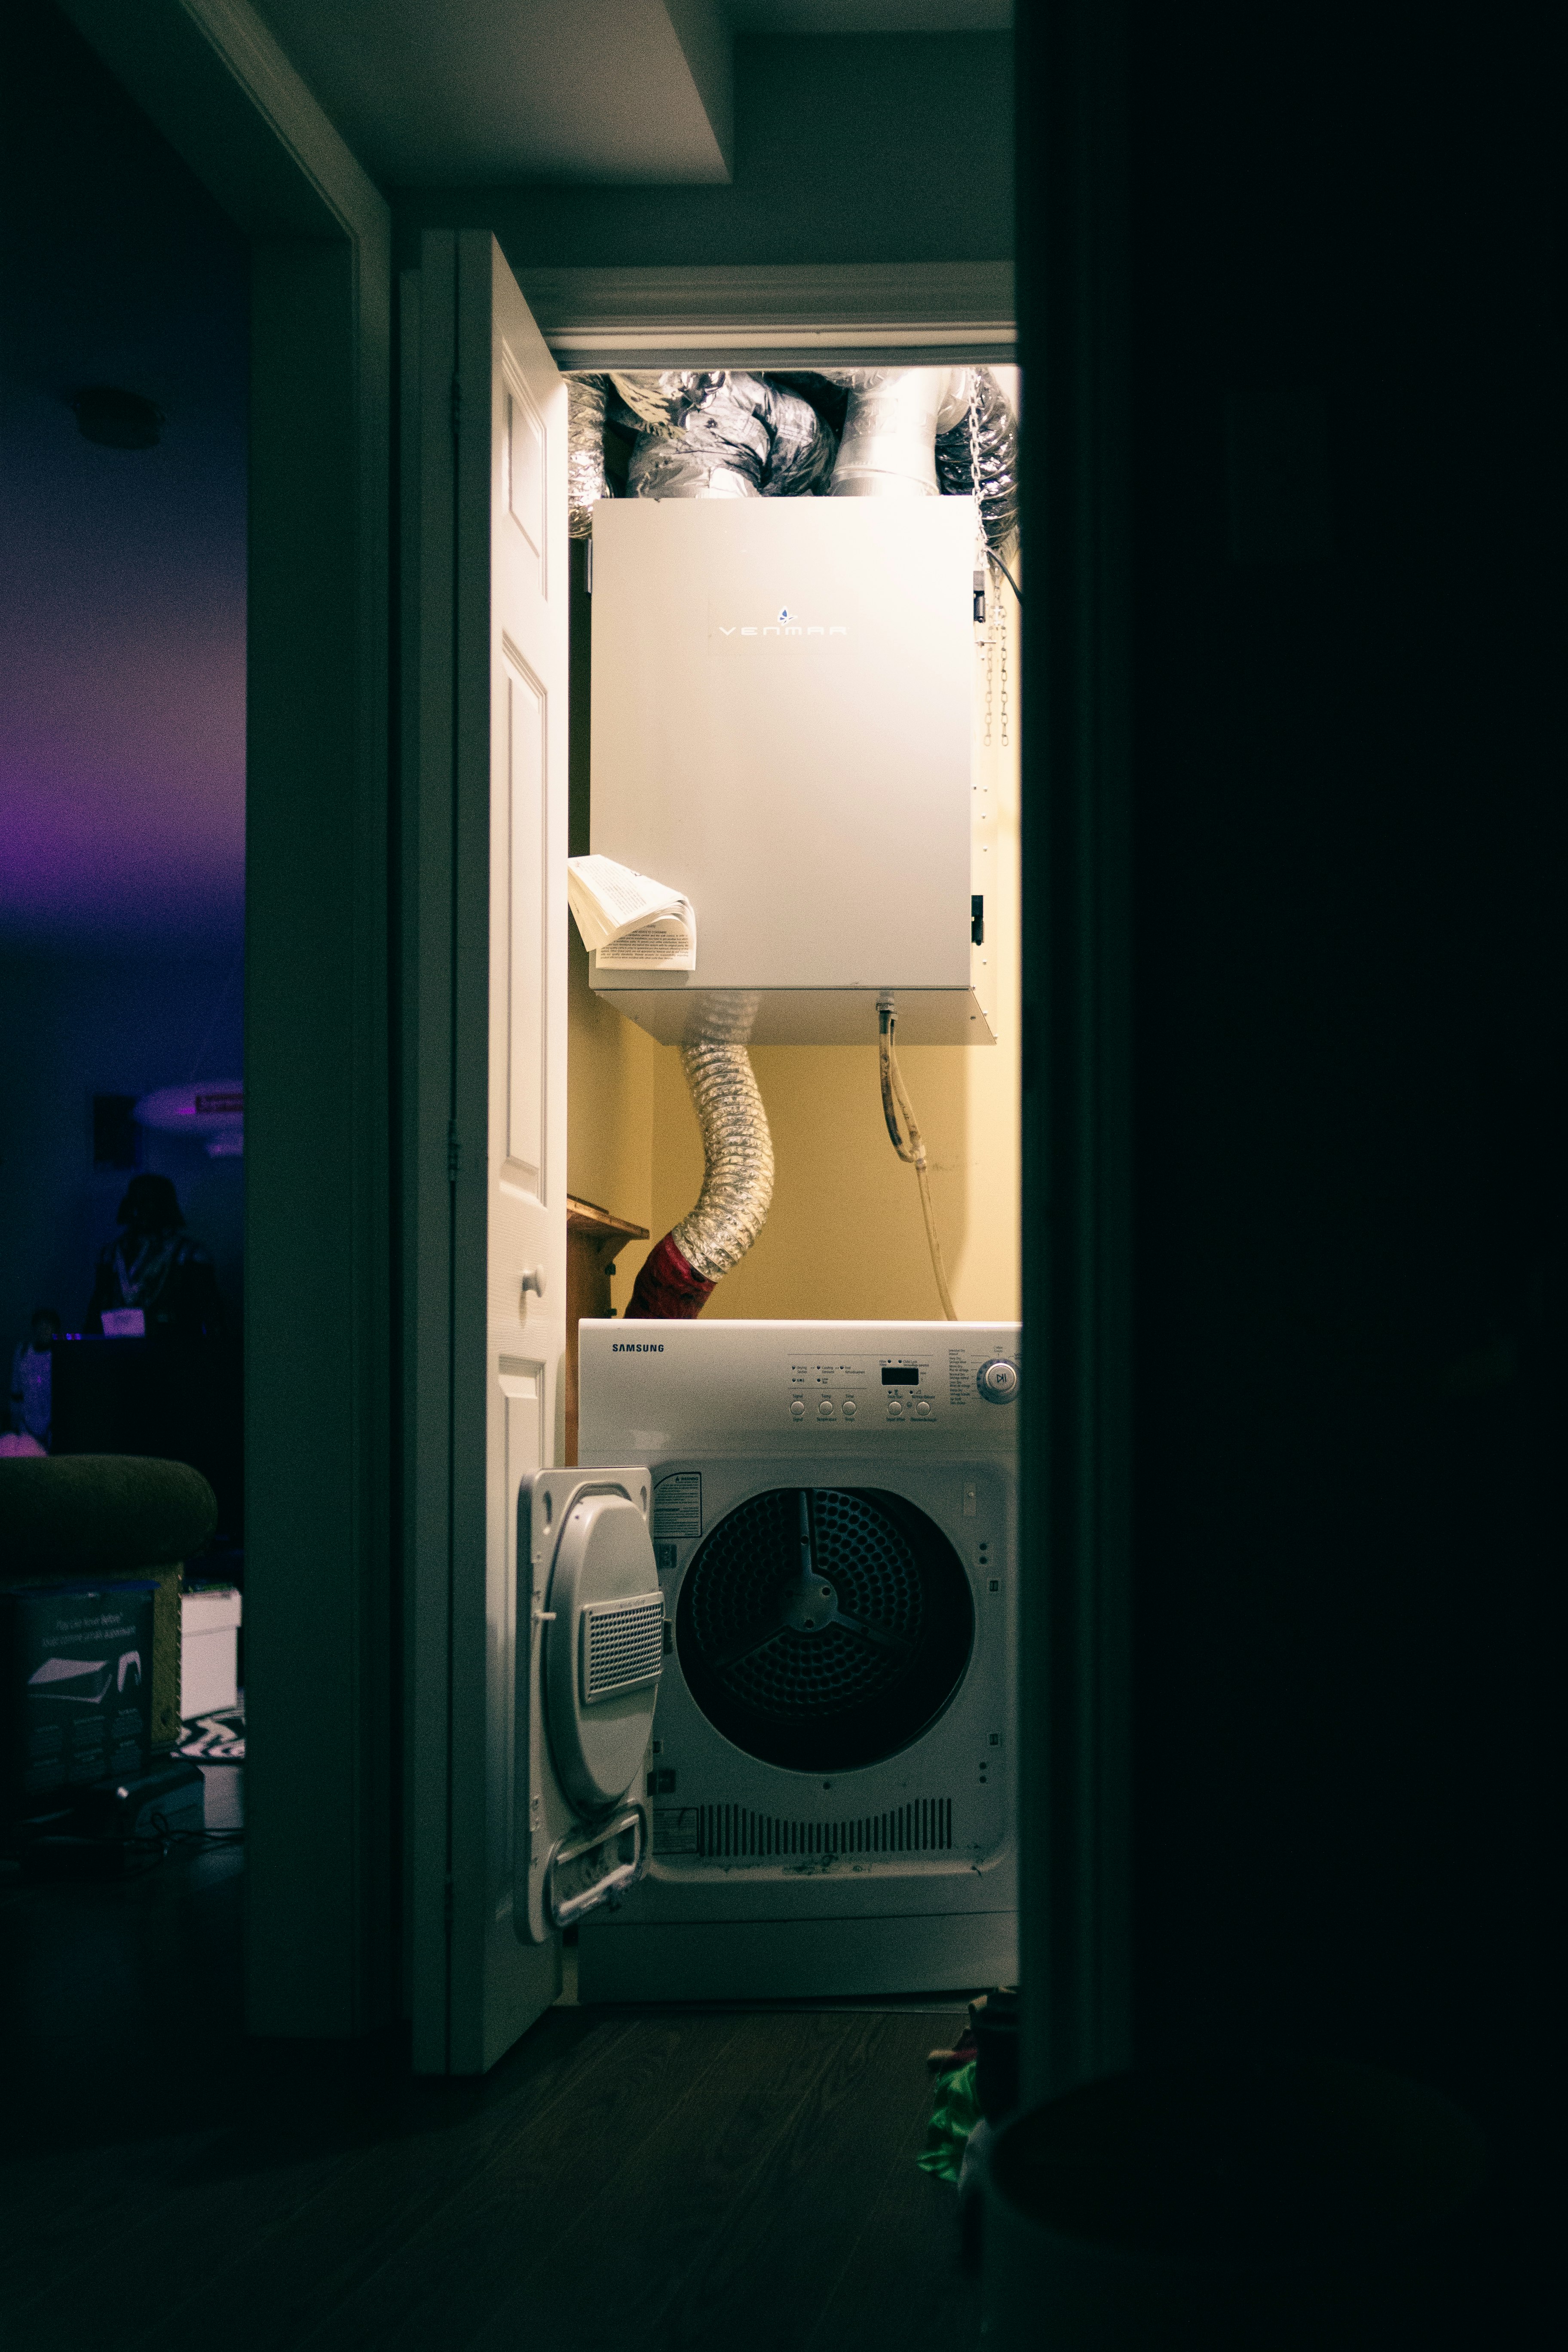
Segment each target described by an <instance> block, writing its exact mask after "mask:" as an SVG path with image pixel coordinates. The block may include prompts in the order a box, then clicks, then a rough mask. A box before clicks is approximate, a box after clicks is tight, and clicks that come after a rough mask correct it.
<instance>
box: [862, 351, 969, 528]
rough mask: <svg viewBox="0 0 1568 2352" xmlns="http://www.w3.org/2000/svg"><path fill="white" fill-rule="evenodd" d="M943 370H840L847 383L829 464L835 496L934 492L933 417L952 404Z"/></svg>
mask: <svg viewBox="0 0 1568 2352" xmlns="http://www.w3.org/2000/svg"><path fill="white" fill-rule="evenodd" d="M951 376H952V370H951V369H948V368H846V369H844V370H842V371H839V372H838V373H837V374H836V375H835V376H834V377H833V379H832V380H833V381H835V382H837V383H844V382H846V381H847V382H848V385H849V410H848V414H847V416H846V417H845V420H844V438H843V440H842V442H841V443H840V444H839V448H838V457H837V463H836V464H835V466H834V468H833V490H832V495H833V497H834V498H836V499H885V498H912V499H934V498H935V497H936V495H937V480H936V461H935V457H934V456H933V451H934V449H935V446H936V434H937V418H938V415H939V412H940V411H941V410H942V407H943V404H944V403H945V404H947V406H948V407H949V408H950V409H951V407H952V383H951Z"/></svg>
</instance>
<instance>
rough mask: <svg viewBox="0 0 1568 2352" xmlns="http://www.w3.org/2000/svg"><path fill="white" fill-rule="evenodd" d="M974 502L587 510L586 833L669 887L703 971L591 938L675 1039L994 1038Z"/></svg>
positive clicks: (612, 991) (728, 503) (814, 501)
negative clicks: (636, 957)
mask: <svg viewBox="0 0 1568 2352" xmlns="http://www.w3.org/2000/svg"><path fill="white" fill-rule="evenodd" d="M974 575H975V525H974V511H973V506H972V505H971V503H970V501H969V500H968V499H957V498H952V499H944V498H910V499H861V498H832V499H827V498H801V499H740V498H736V499H720V498H713V499H662V500H660V499H626V500H625V501H624V502H623V501H619V500H606V501H605V502H604V503H602V504H600V505H599V506H597V507H596V508H595V512H594V573H593V591H594V593H593V673H594V678H593V730H592V735H593V776H592V789H593V848H594V850H595V852H596V853H599V854H600V855H603V856H608V857H611V858H614V859H616V861H618V862H619V863H620V864H621V865H623V866H631V867H633V868H635V869H636V870H637V871H638V872H640V873H646V874H651V875H655V876H657V877H658V880H659V881H660V883H662V884H665V885H667V886H668V887H671V888H673V889H675V890H678V891H679V892H681V893H682V894H683V895H684V896H685V897H686V898H688V899H689V901H690V903H691V905H692V907H693V908H694V909H695V911H696V927H697V956H696V969H695V970H694V971H646V970H644V971H639V970H638V969H637V965H636V964H635V963H630V962H618V963H613V964H612V963H608V962H607V961H606V960H605V958H604V957H595V959H594V960H593V961H594V967H595V968H594V970H593V973H592V982H593V986H594V987H595V990H596V991H598V992H599V993H600V994H601V995H603V996H605V998H606V999H607V1001H608V1002H609V1003H613V1004H615V1005H616V1007H617V1008H618V1009H619V1010H620V1011H621V1012H623V1013H627V1014H628V1015H629V1016H630V1017H631V1019H633V1020H634V1021H637V1022H639V1023H640V1024H642V1026H643V1027H644V1028H645V1029H647V1030H648V1031H649V1032H651V1034H653V1035H654V1036H655V1037H657V1038H658V1039H660V1040H661V1041H663V1042H664V1043H666V1044H685V1043H688V1042H690V1041H692V1040H695V1039H698V1038H712V1037H716V1036H722V1037H728V1038H731V1039H733V1040H734V1041H736V1042H750V1043H754V1044H758V1045H767V1044H780V1045H806V1044H821V1045H860V1044H869V1043H872V1042H874V1041H875V1039H876V1036H877V1029H878V1006H879V1004H886V1003H891V1004H892V1005H894V1006H895V1008H896V1012H897V1018H898V1028H899V1036H900V1041H902V1042H907V1043H910V1044H929V1045H990V1044H991V1043H992V1042H993V1038H992V1033H991V1030H990V1028H989V1026H988V1024H987V1023H986V1019H985V1015H984V1012H983V1011H982V1009H981V1006H980V1003H979V1001H978V999H977V997H976V996H975V994H974V991H973V984H972V979H973V967H972V955H973V929H974V928H976V927H975V926H974V925H973V913H974V907H973V900H974V895H975V892H976V890H977V889H978V888H979V887H980V886H979V885H978V884H976V883H975V882H974V880H973V875H972V848H971V844H972V835H973V815H972V810H973V773H972V765H973V709H972V705H973V676H974V667H975V661H974V627H973V610H974Z"/></svg>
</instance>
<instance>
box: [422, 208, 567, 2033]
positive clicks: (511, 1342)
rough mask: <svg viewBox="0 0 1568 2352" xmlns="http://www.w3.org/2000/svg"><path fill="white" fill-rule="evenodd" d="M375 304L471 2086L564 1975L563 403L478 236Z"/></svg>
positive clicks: (431, 1612) (440, 1774) (446, 1797)
mask: <svg viewBox="0 0 1568 2352" xmlns="http://www.w3.org/2000/svg"><path fill="white" fill-rule="evenodd" d="M400 299H401V320H400V325H401V338H400V370H401V377H400V380H401V388H402V402H401V408H402V433H401V444H400V473H401V483H402V498H401V504H400V515H401V570H402V601H401V613H400V628H399V644H400V653H401V665H400V668H401V694H402V727H401V790H400V802H399V825H398V834H399V896H398V901H397V916H398V925H399V956H398V969H399V974H400V1012H401V1040H400V1043H401V1056H400V1065H399V1067H400V1099H401V1104H402V1148H403V1158H402V1200H401V1203H400V1205H401V1209H402V1233H401V1235H400V1240H401V1243H402V1281H403V1311H402V1315H401V1318H400V1322H401V1330H402V1335H403V1344H404V1356H403V1373H404V1388H403V1404H404V1445H403V1456H404V1462H405V1487H404V1494H403V1505H404V1524H405V1569H406V1580H407V1594H408V1606H407V1611H406V1614H405V1690H406V1694H407V1704H406V1708H405V1794H406V1801H407V1815H406V1822H407V1827H406V1839H405V1886H406V1890H407V1900H406V1918H405V1959H406V1969H405V1981H406V1984H407V1987H408V1994H407V2007H408V2010H409V2012H410V2016H411V2020H412V2024H413V2029H414V2063H415V2065H416V2068H417V2069H418V2071H420V2072H421V2073H426V2074H480V2073H483V2072H484V2070H485V2069H486V2068H487V2067H489V2066H491V2065H493V2064H494V2063H495V2061H496V2060H497V2059H498V2058H499V2057H500V2055H501V2053H502V2052H503V2051H505V2050H506V2049H508V2048H509V2047H510V2044H511V2043H512V2042H515V2041H516V2040H517V2038H518V2036H519V2034H521V2033H523V2032H526V2031H527V2029H528V2027H529V2026H530V2025H531V2024H532V2022H533V2021H534V2019H535V2018H536V2017H538V2016H539V2014H540V2013H541V2011H542V2010H543V2009H545V2008H546V2007H547V2006H548V2005H549V2003H550V2002H551V2001H552V2000H553V1999H554V1997H555V1995H556V1993H557V1992H558V1990H560V1980H561V1979H560V1953H559V1950H558V1948H557V1939H554V1938H546V1939H545V1940H544V1941H542V1942H536V1941H535V1940H534V1939H533V1938H532V1937H531V1936H530V1935H529V1934H528V1933H527V1932H526V1927H525V1923H514V1920H513V1916H512V1910H513V1902H514V1890H515V1887H516V1885H517V1883H518V1879H517V1853H518V1849H519V1846H520V1843H521V1847H522V1849H523V1851H524V1852H525V1853H526V1849H527V1844H528V1834H529V1832H528V1791H527V1790H526V1788H520V1787H519V1786H518V1784H517V1781H516V1779H515V1765H516V1745H515V1733H514V1717H515V1706H516V1694H517V1684H518V1670H519V1664H520V1662H521V1665H522V1668H523V1671H524V1673H525V1674H526V1671H527V1667H528V1664H529V1656H530V1652H529V1607H528V1591H529V1580H528V1561H527V1558H526V1555H525V1556H524V1558H523V1559H522V1560H521V1563H520V1560H519V1556H518V1550H517V1530H518V1496H519V1493H520V1491H521V1488H522V1486H524V1484H525V1483H526V1482H527V1481H528V1480H529V1479H530V1478H531V1477H532V1476H533V1475H534V1474H535V1473H537V1472H538V1471H540V1470H542V1469H543V1468H545V1467H546V1466H547V1465H550V1464H551V1463H553V1462H557V1461H559V1460H560V1458H561V1453H562V1423H563V1409H562V1395H561V1381H562V1370H563V1359H564V1353H565V1343H566V877H565V859H566V705H567V689H568V651H567V538H566V386H565V383H564V381H563V378H562V376H561V374H560V373H559V372H558V370H557V369H556V366H555V364H554V362H553V361H552V358H551V355H550V352H549V351H548V349H547V348H546V345H545V342H544V340H543V337H542V335H541V334H540V332H539V330H538V328H537V327H536V326H535V324H534V322H533V320H532V319H531V317H530V315H529V312H528V310H527V309H526V307H525V305H524V303H523V300H522V298H521V295H520V293H519V292H518V289H517V286H516V283H515V281H514V280H513V278H512V276H511V273H510V270H509V269H508V268H507V266H506V263H505V261H504V260H503V259H502V257H501V254H500V248H499V247H498V246H497V245H496V243H495V241H494V239H493V238H492V237H490V236H488V235H482V234H476V233H471V232H467V231H465V232H461V233H455V232H452V231H441V232H431V233H429V234H427V235H426V236H425V237H424V238H423V240H422V243H421V248H420V266H419V268H417V269H416V270H409V271H407V272H405V275H404V276H403V278H402V279H401V281H400ZM520 1587H521V1591H520Z"/></svg>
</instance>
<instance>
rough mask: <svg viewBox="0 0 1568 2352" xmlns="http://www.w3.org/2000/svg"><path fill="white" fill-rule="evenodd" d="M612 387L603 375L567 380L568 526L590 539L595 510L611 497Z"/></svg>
mask: <svg viewBox="0 0 1568 2352" xmlns="http://www.w3.org/2000/svg"><path fill="white" fill-rule="evenodd" d="M608 393H609V386H608V384H607V383H606V382H605V378H604V377H603V376H602V375H572V376H568V377H567V379H566V515H567V521H566V528H567V530H568V531H569V532H570V533H571V535H572V537H573V538H574V539H586V538H588V537H589V535H590V534H591V532H592V530H593V528H594V509H595V507H596V506H597V505H598V503H599V500H600V499H607V498H609V497H610V496H611V490H610V486H609V483H608V482H607V481H606V480H605V401H606V398H607V397H608Z"/></svg>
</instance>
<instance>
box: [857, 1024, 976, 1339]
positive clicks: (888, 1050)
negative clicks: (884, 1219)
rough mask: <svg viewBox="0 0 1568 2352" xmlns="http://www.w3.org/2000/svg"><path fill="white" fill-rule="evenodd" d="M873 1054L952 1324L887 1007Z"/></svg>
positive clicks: (917, 1137)
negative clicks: (918, 1194)
mask: <svg viewBox="0 0 1568 2352" xmlns="http://www.w3.org/2000/svg"><path fill="white" fill-rule="evenodd" d="M877 1026H878V1038H877V1054H878V1060H879V1066H880V1070H881V1078H882V1117H883V1118H885V1119H886V1120H887V1122H888V1133H889V1136H890V1137H891V1138H892V1143H893V1150H895V1151H896V1152H897V1153H898V1155H899V1158H900V1160H907V1161H908V1162H909V1164H910V1167H911V1168H912V1169H913V1170H914V1171H915V1181H916V1183H917V1184H918V1185H919V1186H920V1192H921V1215H922V1216H923V1217H924V1219H925V1228H926V1244H927V1246H928V1248H929V1249H930V1251H931V1272H932V1273H933V1274H934V1275H935V1276H936V1289H937V1297H939V1298H940V1299H941V1300H942V1313H943V1314H944V1315H945V1316H946V1318H947V1319H948V1321H949V1322H950V1323H956V1322H957V1320H958V1309H957V1307H954V1305H953V1303H952V1292H951V1291H950V1290H949V1288H948V1286H947V1275H946V1272H945V1270H944V1269H943V1266H942V1244H941V1243H940V1242H939V1241H938V1239H937V1237H936V1213H935V1212H934V1210H933V1209H932V1207H931V1179H930V1177H929V1176H928V1175H927V1173H926V1148H925V1145H924V1143H923V1142H922V1141H921V1131H920V1129H919V1127H918V1126H917V1125H916V1123H915V1111H914V1105H913V1104H912V1103H911V1102H910V1096H909V1088H908V1087H906V1086H905V1084H904V1076H903V1072H902V1071H901V1070H900V1067H899V1057H898V1055H897V1054H896V1052H895V1051H894V1048H893V1031H894V1029H895V1027H896V1026H897V1015H896V1014H895V1013H894V1011H893V1008H892V1006H891V1005H890V1004H879V1006H878V1007H877ZM900 1113H901V1114H902V1118H903V1123H904V1129H905V1130H906V1131H907V1134H908V1137H909V1140H908V1141H907V1142H906V1141H905V1139H904V1135H903V1134H901V1133H900V1129H899V1118H900Z"/></svg>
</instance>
